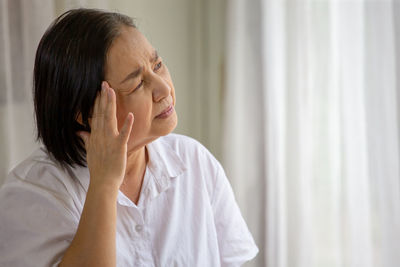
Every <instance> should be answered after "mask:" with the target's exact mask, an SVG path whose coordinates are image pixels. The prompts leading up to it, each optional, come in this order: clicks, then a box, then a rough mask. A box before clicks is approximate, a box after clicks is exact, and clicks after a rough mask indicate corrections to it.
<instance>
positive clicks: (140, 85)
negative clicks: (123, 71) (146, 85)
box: [133, 80, 143, 92]
mask: <svg viewBox="0 0 400 267" xmlns="http://www.w3.org/2000/svg"><path fill="white" fill-rule="evenodd" d="M142 85H143V80H141V81H140V83H139V85H138V86H136V87H135V89H134V90H133V92H134V91H136V90H137V89H139V88H140V87H142Z"/></svg>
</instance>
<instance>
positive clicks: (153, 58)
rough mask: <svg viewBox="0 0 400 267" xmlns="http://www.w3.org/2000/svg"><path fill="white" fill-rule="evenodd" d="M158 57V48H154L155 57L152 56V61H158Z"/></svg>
mask: <svg viewBox="0 0 400 267" xmlns="http://www.w3.org/2000/svg"><path fill="white" fill-rule="evenodd" d="M157 59H158V52H157V50H154V52H153V57H152V58H151V61H150V62H151V63H154V62H156V61H157Z"/></svg>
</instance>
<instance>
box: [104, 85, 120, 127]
mask: <svg viewBox="0 0 400 267" xmlns="http://www.w3.org/2000/svg"><path fill="white" fill-rule="evenodd" d="M107 94H108V102H107V109H106V113H105V116H106V118H107V120H106V124H107V128H108V129H109V133H111V134H113V135H116V134H118V124H117V103H116V95H115V91H114V89H112V88H111V87H109V86H108V89H107Z"/></svg>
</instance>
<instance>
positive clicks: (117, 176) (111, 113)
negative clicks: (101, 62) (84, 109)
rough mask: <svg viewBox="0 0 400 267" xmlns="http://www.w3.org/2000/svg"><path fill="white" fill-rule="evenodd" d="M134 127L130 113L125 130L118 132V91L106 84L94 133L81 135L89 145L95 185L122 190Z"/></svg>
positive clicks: (88, 158) (94, 119)
mask: <svg viewBox="0 0 400 267" xmlns="http://www.w3.org/2000/svg"><path fill="white" fill-rule="evenodd" d="M132 125H133V114H132V113H129V114H128V116H127V117H126V119H125V122H124V125H123V126H122V128H121V131H118V126H117V117H116V96H115V92H114V90H113V89H112V88H110V86H109V85H108V83H107V82H105V81H103V83H102V90H101V92H100V93H99V94H98V96H97V97H96V100H95V104H94V109H93V116H92V120H91V125H90V126H91V133H88V132H80V133H79V135H80V136H81V137H82V139H83V141H84V143H85V148H86V161H87V164H88V167H89V171H90V184H91V185H92V186H99V185H106V186H111V187H114V188H115V187H116V189H118V188H119V187H120V185H121V183H122V181H123V179H124V175H125V169H126V161H127V143H128V139H129V135H130V133H131V129H132Z"/></svg>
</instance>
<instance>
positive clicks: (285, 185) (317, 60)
mask: <svg viewBox="0 0 400 267" xmlns="http://www.w3.org/2000/svg"><path fill="white" fill-rule="evenodd" d="M227 4H228V14H227V27H228V29H227V42H226V45H227V64H226V65H227V70H226V71H227V76H226V90H225V93H226V95H225V115H224V117H225V120H224V121H225V124H224V131H225V134H224V140H225V143H224V165H225V166H226V169H227V172H228V177H231V178H232V183H233V187H234V190H235V192H237V198H238V202H239V203H240V206H241V208H242V210H243V211H244V216H245V217H246V218H247V221H248V222H249V226H250V228H251V231H252V233H253V234H254V235H255V238H256V242H257V244H258V245H259V247H260V249H261V253H260V254H259V256H258V257H257V258H256V260H255V261H254V262H253V263H252V264H250V265H249V266H268V267H297V266H299V267H300V266H301V267H320V266H324V267H342V266H346V267H358V266H362V267H395V266H400V253H399V252H400V174H399V163H400V162H399V148H400V146H399V128H398V126H399V110H400V106H399V99H400V98H399V90H398V89H399V82H400V71H399V68H400V67H399V65H398V64H400V61H399V59H400V56H399V54H400V51H399V46H400V42H399V41H400V30H399V29H400V19H399V17H400V8H399V4H396V3H395V2H394V1H362V0H358V1H328V0H326V1H311V0H309V1H307V0H303V1H278V0H257V1H246V0H228V1H227Z"/></svg>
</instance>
